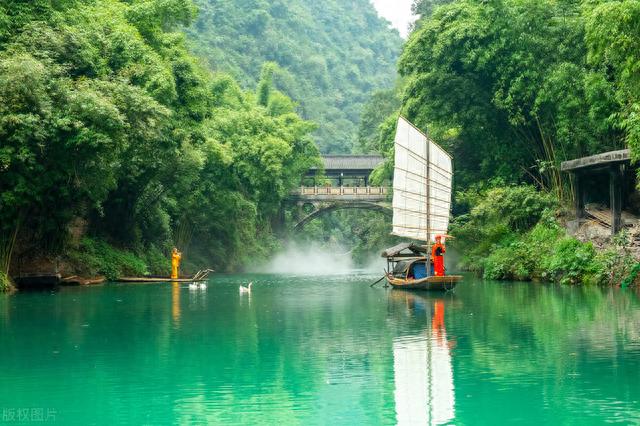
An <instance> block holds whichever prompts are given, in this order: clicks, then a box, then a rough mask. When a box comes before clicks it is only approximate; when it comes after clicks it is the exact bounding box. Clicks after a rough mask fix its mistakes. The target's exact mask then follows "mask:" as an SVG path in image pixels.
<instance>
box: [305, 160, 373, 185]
mask: <svg viewBox="0 0 640 426" xmlns="http://www.w3.org/2000/svg"><path fill="white" fill-rule="evenodd" d="M383 161H384V158H382V157H381V156H380V155H324V156H322V162H323V164H324V172H325V176H326V177H327V179H330V180H331V182H332V186H369V175H370V174H371V172H372V171H373V169H375V168H376V167H377V166H378V165H379V164H381V163H382V162H383ZM318 172H319V170H318V168H312V169H310V170H309V172H308V173H307V175H306V178H305V181H306V182H308V185H309V186H316V182H315V178H316V176H317V174H318ZM309 181H311V182H309Z"/></svg>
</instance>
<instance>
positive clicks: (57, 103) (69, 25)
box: [0, 0, 318, 287]
mask: <svg viewBox="0 0 640 426" xmlns="http://www.w3.org/2000/svg"><path fill="white" fill-rule="evenodd" d="M195 13H196V9H195V7H194V6H193V4H192V3H191V2H190V1H188V0H144V1H120V0H66V1H56V2H51V1H48V0H34V1H29V2H22V1H8V2H7V1H5V2H2V3H0V205H1V208H0V287H2V286H3V284H6V282H7V274H8V272H9V271H8V269H9V265H10V263H11V259H12V257H13V259H14V265H13V267H14V269H13V270H14V272H15V271H16V270H17V268H18V267H20V268H21V267H23V266H24V265H25V264H27V263H28V262H29V261H30V260H34V259H38V258H43V257H50V258H53V257H55V258H57V259H58V261H59V262H62V263H61V265H62V266H63V267H64V265H65V264H72V265H76V267H81V268H83V269H84V270H82V271H78V270H76V271H75V272H78V273H87V274H90V273H91V274H95V273H102V274H106V275H107V276H109V277H111V278H112V277H115V276H117V275H120V274H122V273H137V274H142V273H146V272H156V273H164V274H166V273H168V270H167V269H166V268H167V267H168V264H167V261H166V256H167V253H168V251H169V250H170V248H171V246H172V245H173V244H176V245H178V246H179V247H180V248H181V249H182V250H184V251H185V252H186V253H187V254H188V256H187V260H189V261H191V262H192V263H200V264H201V265H211V266H215V267H216V268H219V269H229V268H235V267H238V266H240V265H242V264H244V263H245V262H246V261H247V260H248V259H252V260H255V259H256V258H259V257H260V255H261V253H265V251H266V250H268V249H269V247H270V246H272V245H273V244H274V242H275V240H274V237H273V235H272V232H271V222H272V220H273V219H274V218H276V217H277V216H278V211H279V208H280V202H281V200H282V199H283V197H285V196H286V195H287V194H288V192H289V191H290V189H291V188H292V187H293V186H295V185H297V184H298V183H299V178H300V175H301V174H303V173H304V171H305V170H307V169H308V168H309V167H310V166H311V165H313V164H315V163H316V161H317V160H318V157H317V155H318V151H317V148H316V147H315V145H314V144H313V141H312V138H311V136H310V134H311V132H312V131H313V130H314V129H315V125H314V124H312V123H311V122H308V121H304V120H302V119H301V118H300V117H299V116H298V115H297V114H296V113H295V111H294V109H293V103H292V102H291V101H290V100H289V99H288V98H286V97H285V96H284V95H282V94H280V93H278V92H276V91H273V90H272V87H271V84H270V79H269V78H268V75H269V72H268V69H267V71H266V72H265V76H266V77H265V80H264V81H261V82H260V84H258V86H259V90H258V92H259V93H257V94H256V93H254V90H256V88H255V87H247V90H243V89H241V88H240V87H239V85H238V84H237V83H236V81H235V80H234V79H233V78H232V77H230V76H228V75H224V74H218V75H215V76H213V75H212V74H210V72H209V71H208V70H206V69H202V68H201V67H200V66H199V60H198V59H196V58H195V57H194V56H192V55H191V54H190V53H189V52H188V50H187V48H186V44H185V36H184V34H183V33H182V32H181V29H182V28H184V27H185V26H188V25H190V23H191V22H192V20H193V19H194V18H195V16H196V15H195ZM114 247H115V248H114ZM12 254H13V256H12ZM134 254H137V255H139V257H138V258H136V257H135V256H134ZM18 260H19V262H20V264H19V265H18V264H17V263H16V262H18ZM198 260H199V261H200V262H198Z"/></svg>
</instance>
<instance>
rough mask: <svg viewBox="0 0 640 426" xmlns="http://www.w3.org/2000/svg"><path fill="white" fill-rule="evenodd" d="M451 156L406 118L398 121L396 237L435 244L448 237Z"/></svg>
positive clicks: (395, 198)
mask: <svg viewBox="0 0 640 426" xmlns="http://www.w3.org/2000/svg"><path fill="white" fill-rule="evenodd" d="M452 175H453V167H452V164H451V156H449V154H447V152H446V151H445V150H444V149H442V148H441V147H439V146H438V145H437V144H436V143H435V142H433V141H432V140H431V139H429V138H428V137H427V136H426V135H425V134H424V133H422V132H421V131H420V130H418V129H417V128H416V127H414V126H413V125H412V124H411V123H409V121H407V120H406V119H405V118H404V117H400V118H399V119H398V127H397V130H396V137H395V166H394V174H393V232H392V234H393V235H398V236H400V237H405V238H411V239H414V240H420V241H429V242H430V241H431V240H432V239H433V238H434V237H435V235H437V234H446V233H447V228H448V227H449V210H450V207H451V187H452V185H451V181H452Z"/></svg>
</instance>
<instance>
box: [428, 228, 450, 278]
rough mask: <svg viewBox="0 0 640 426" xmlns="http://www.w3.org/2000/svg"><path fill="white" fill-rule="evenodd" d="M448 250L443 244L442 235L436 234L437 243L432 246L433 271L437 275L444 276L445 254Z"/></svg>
mask: <svg viewBox="0 0 640 426" xmlns="http://www.w3.org/2000/svg"><path fill="white" fill-rule="evenodd" d="M446 251H447V250H446V249H445V247H444V244H442V235H436V243H435V244H434V245H433V247H431V258H432V259H433V271H434V275H435V276H436V277H442V276H444V254H445V252H446Z"/></svg>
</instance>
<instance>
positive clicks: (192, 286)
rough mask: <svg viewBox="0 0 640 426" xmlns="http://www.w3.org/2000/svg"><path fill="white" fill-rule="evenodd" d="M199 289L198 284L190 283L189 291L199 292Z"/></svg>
mask: <svg viewBox="0 0 640 426" xmlns="http://www.w3.org/2000/svg"><path fill="white" fill-rule="evenodd" d="M197 289H198V283H195V282H194V283H189V290H197Z"/></svg>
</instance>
